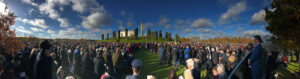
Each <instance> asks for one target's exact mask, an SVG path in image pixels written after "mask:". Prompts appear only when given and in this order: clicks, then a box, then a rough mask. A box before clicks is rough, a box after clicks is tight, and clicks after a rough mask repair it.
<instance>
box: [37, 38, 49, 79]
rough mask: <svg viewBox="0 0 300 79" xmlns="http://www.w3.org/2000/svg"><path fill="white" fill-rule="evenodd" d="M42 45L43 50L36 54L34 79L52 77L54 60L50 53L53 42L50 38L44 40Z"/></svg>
mask: <svg viewBox="0 0 300 79" xmlns="http://www.w3.org/2000/svg"><path fill="white" fill-rule="evenodd" d="M40 46H41V49H42V51H41V52H40V53H39V54H38V55H37V56H36V61H35V64H34V79H52V74H51V73H52V72H51V70H52V67H51V64H52V62H51V58H50V55H49V54H50V51H51V50H50V47H51V44H50V43H49V41H48V40H44V41H43V42H42V43H41V45H40Z"/></svg>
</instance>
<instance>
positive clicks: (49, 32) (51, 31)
mask: <svg viewBox="0 0 300 79" xmlns="http://www.w3.org/2000/svg"><path fill="white" fill-rule="evenodd" d="M47 33H48V34H51V35H54V34H55V32H54V31H53V30H50V29H49V30H48V31H47Z"/></svg>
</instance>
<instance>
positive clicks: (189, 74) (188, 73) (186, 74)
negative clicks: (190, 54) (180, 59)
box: [184, 59, 195, 79]
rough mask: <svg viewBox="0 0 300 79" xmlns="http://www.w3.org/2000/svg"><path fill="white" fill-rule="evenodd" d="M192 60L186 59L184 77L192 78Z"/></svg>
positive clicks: (186, 78)
mask: <svg viewBox="0 0 300 79" xmlns="http://www.w3.org/2000/svg"><path fill="white" fill-rule="evenodd" d="M194 64H195V62H194V60H193V59H188V60H186V65H187V69H186V70H185V71H184V79H194V78H193V73H192V70H193V69H194Z"/></svg>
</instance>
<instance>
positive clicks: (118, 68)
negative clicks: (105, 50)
mask: <svg viewBox="0 0 300 79" xmlns="http://www.w3.org/2000/svg"><path fill="white" fill-rule="evenodd" d="M123 59H124V58H123V57H122V55H121V54H120V48H116V52H115V53H114V54H113V55H112V65H113V68H114V72H115V74H116V75H117V76H120V75H121V74H122V73H123V71H122V70H123V69H122V67H123V63H122V60H123Z"/></svg>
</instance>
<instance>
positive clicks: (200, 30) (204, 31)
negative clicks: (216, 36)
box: [198, 28, 211, 33]
mask: <svg viewBox="0 0 300 79" xmlns="http://www.w3.org/2000/svg"><path fill="white" fill-rule="evenodd" d="M198 32H200V33H211V30H210V29H203V28H199V29H198Z"/></svg>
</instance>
